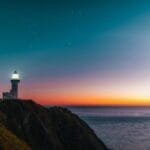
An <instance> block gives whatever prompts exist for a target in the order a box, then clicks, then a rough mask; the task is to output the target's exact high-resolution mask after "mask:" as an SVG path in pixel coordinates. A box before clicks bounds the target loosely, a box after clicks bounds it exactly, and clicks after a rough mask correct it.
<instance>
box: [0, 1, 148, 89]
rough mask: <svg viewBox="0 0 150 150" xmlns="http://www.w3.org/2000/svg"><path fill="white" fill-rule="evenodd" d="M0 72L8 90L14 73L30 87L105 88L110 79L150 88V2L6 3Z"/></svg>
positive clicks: (0, 24) (0, 8) (0, 17)
mask: <svg viewBox="0 0 150 150" xmlns="http://www.w3.org/2000/svg"><path fill="white" fill-rule="evenodd" d="M0 66H1V72H0V78H1V83H2V85H7V84H8V83H7V80H8V78H7V77H8V75H9V73H10V72H12V70H14V69H17V70H19V71H20V72H21V74H22V77H23V78H24V83H28V85H30V84H29V83H30V81H32V82H33V83H37V82H42V80H44V82H50V81H56V82H58V81H60V80H65V81H67V80H71V81H72V82H73V83H74V82H75V81H76V80H79V81H81V80H82V79H83V81H84V80H85V79H86V80H88V81H89V82H90V83H89V84H91V82H92V83H93V85H94V83H95V82H96V83H97V81H98V83H99V84H100V86H101V83H102V82H103V81H104V77H105V80H106V81H109V82H110V83H112V82H114V80H115V82H117V83H118V82H120V80H121V81H125V80H126V79H127V78H129V79H133V80H136V79H137V80H139V79H140V81H141V82H142V80H141V79H144V82H147V81H145V78H148V77H149V76H150V71H149V70H150V69H149V68H150V1H148V0H86V1H85V0H36V1H34V0H26V1H24V0H22V1H19V0H14V1H8V0H6V1H1V2H0ZM128 82H129V81H128ZM149 82H150V81H148V83H149ZM83 84H84V83H83ZM96 86H98V85H96ZM93 87H94V86H93ZM38 88H39V87H38ZM49 88H50V87H49ZM68 88H70V87H69V85H68ZM76 88H77V87H76ZM106 88H108V87H107V86H106ZM1 89H3V88H1ZM62 89H63V87H62ZM63 90H64V89H63ZM93 90H94V89H93Z"/></svg>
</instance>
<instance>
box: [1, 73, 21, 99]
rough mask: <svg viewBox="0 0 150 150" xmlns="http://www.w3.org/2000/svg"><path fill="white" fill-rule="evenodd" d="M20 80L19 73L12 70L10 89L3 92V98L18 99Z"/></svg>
mask: <svg viewBox="0 0 150 150" xmlns="http://www.w3.org/2000/svg"><path fill="white" fill-rule="evenodd" d="M19 82H20V75H19V73H17V71H14V72H13V74H12V76H11V90H10V92H4V93H3V99H18V84H19Z"/></svg>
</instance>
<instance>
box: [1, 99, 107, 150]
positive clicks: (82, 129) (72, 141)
mask: <svg viewBox="0 0 150 150" xmlns="http://www.w3.org/2000/svg"><path fill="white" fill-rule="evenodd" d="M0 115H1V116H2V117H0V118H1V119H0V132H1V127H2V129H4V130H5V131H6V132H7V134H8V135H9V136H7V137H9V138H8V139H7V141H10V142H12V143H10V144H12V145H15V146H17V147H21V148H22V147H23V148H24V150H27V149H33V150H84V149H85V150H106V149H107V148H106V146H105V145H104V144H103V142H102V141H101V140H100V139H98V138H97V136H96V135H95V133H94V132H93V130H92V129H91V128H90V127H89V126H88V125H87V124H86V123H85V122H84V121H83V120H81V119H80V118H79V117H78V116H77V115H75V114H73V113H72V112H71V111H69V110H68V109H65V108H61V107H52V108H49V109H48V108H45V107H43V106H41V105H39V104H36V103H34V102H33V101H31V100H28V101H27V100H5V101H1V102H0ZM1 139H4V138H3V137H1V136H0V148H2V149H6V148H3V147H4V146H3V143H4V142H2V140H1ZM12 139H14V140H12ZM4 141H6V140H4ZM21 145H22V146H21ZM13 149H15V150H16V149H17V148H15V147H14V148H13V147H12V150H13Z"/></svg>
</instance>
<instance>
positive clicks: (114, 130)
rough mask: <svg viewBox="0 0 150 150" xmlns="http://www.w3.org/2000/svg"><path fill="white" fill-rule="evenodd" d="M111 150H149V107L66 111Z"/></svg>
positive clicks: (93, 108) (80, 108) (90, 108)
mask: <svg viewBox="0 0 150 150" xmlns="http://www.w3.org/2000/svg"><path fill="white" fill-rule="evenodd" d="M69 109H70V110H71V111H72V112H74V113H76V114H77V115H79V116H80V117H81V118H82V119H83V120H84V121H85V122H87V123H88V125H89V126H90V127H91V128H92V129H93V130H94V131H95V133H96V134H97V136H98V137H99V138H100V139H101V140H102V141H103V142H104V143H105V144H106V145H107V147H108V148H110V149H111V150H150V107H69Z"/></svg>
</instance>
